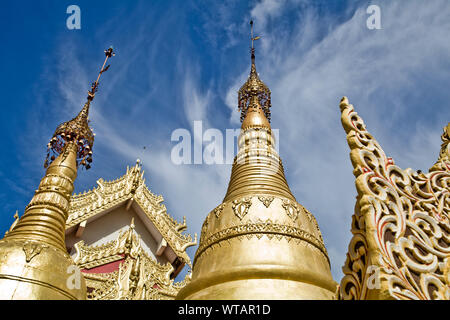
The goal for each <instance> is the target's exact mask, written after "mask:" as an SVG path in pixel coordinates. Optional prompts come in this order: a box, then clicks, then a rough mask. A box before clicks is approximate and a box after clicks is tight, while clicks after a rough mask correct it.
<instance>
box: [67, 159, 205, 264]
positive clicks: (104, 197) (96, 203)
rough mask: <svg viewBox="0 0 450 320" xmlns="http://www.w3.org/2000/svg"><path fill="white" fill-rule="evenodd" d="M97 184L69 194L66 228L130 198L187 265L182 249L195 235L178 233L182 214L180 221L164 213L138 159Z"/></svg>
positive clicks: (180, 229)
mask: <svg viewBox="0 0 450 320" xmlns="http://www.w3.org/2000/svg"><path fill="white" fill-rule="evenodd" d="M97 184H98V186H97V187H95V188H93V189H92V190H89V191H87V192H86V191H85V192H83V193H79V194H76V195H75V194H74V195H73V196H72V197H71V199H70V207H69V216H68V218H67V222H66V230H67V229H69V228H72V227H74V226H76V225H78V224H79V223H81V222H83V221H84V220H87V219H89V218H92V217H94V216H96V215H97V214H100V213H104V212H109V211H110V210H111V209H113V208H115V207H117V206H120V205H122V204H124V203H125V202H127V201H134V202H135V203H136V204H138V205H139V207H140V208H141V209H142V211H143V212H144V213H145V215H146V216H147V217H148V219H149V220H150V221H151V222H152V223H153V225H154V226H155V227H156V228H157V229H158V231H159V232H160V233H161V235H162V237H163V238H164V239H165V240H166V241H167V243H168V245H169V246H170V247H171V248H172V249H173V251H174V252H175V253H176V255H177V256H178V257H180V258H182V259H183V260H184V261H185V262H186V263H187V264H188V265H191V260H190V258H189V256H188V255H187V253H186V251H185V250H186V248H188V247H190V246H193V245H196V244H197V234H195V236H194V239H192V236H191V235H189V234H183V233H182V232H183V231H184V230H186V219H185V217H183V222H182V223H180V222H178V221H176V220H175V219H174V218H173V217H171V216H170V215H169V214H168V213H167V209H166V207H165V205H164V204H162V202H163V201H164V199H163V197H162V196H161V195H155V194H153V193H152V192H151V191H150V190H149V189H148V188H147V186H146V185H145V179H144V171H143V170H141V165H140V164H139V161H138V162H137V163H136V165H135V166H134V167H132V168H129V167H127V172H126V174H125V175H123V176H122V177H120V178H118V179H116V180H113V181H104V180H103V179H99V180H97Z"/></svg>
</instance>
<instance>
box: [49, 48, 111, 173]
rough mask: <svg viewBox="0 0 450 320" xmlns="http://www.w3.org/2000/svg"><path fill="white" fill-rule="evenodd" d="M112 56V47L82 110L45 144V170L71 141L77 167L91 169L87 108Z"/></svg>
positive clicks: (91, 145)
mask: <svg viewBox="0 0 450 320" xmlns="http://www.w3.org/2000/svg"><path fill="white" fill-rule="evenodd" d="M114 55H115V53H114V51H113V48H112V47H110V48H108V49H107V50H105V56H106V58H105V61H104V62H103V66H102V68H101V69H100V72H99V74H98V77H97V80H95V82H93V83H92V85H91V89H90V90H89V91H88V96H87V101H86V103H85V104H84V106H83V109H81V111H80V113H79V114H78V115H77V116H76V117H75V118H73V119H72V120H70V121H67V122H64V123H62V124H60V125H59V126H58V127H57V128H56V131H55V133H54V134H53V137H52V138H51V140H50V142H49V143H48V144H47V157H46V159H45V162H44V168H47V167H48V165H49V164H50V163H51V162H52V161H53V160H55V158H56V157H57V156H58V155H59V154H61V152H62V151H63V150H64V147H65V146H66V144H67V143H68V142H72V141H73V142H75V143H76V145H77V146H78V149H77V166H78V165H82V166H84V167H85V168H86V170H88V169H89V168H90V167H91V165H90V164H91V162H92V147H93V145H94V133H93V132H92V129H91V128H90V127H89V107H90V104H91V101H92V100H94V97H95V93H96V92H97V91H98V86H99V80H100V76H101V75H102V74H103V72H105V71H107V70H108V69H109V66H110V65H107V66H106V62H107V61H108V59H109V58H111V57H113V56H114ZM105 66H106V67H105ZM50 154H51V155H50Z"/></svg>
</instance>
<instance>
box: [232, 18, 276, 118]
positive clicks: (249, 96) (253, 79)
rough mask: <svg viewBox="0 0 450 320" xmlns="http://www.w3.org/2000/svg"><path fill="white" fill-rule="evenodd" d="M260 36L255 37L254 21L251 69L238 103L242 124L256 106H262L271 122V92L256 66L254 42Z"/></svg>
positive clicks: (251, 27)
mask: <svg viewBox="0 0 450 320" xmlns="http://www.w3.org/2000/svg"><path fill="white" fill-rule="evenodd" d="M260 38H261V37H259V36H256V37H255V36H254V35H253V20H252V21H250V40H251V48H250V51H251V62H252V64H251V68H250V75H249V77H248V80H247V81H246V82H245V83H244V85H243V86H242V87H241V88H240V89H239V92H238V103H239V110H240V111H241V122H243V121H244V119H245V116H246V115H247V112H248V110H249V107H253V108H256V104H258V105H259V106H260V108H261V109H262V111H263V112H264V115H265V117H266V118H267V120H268V121H269V122H270V107H271V102H270V90H269V88H268V87H267V86H266V85H265V84H264V82H262V81H261V80H260V79H259V76H258V73H257V72H256V65H255V47H254V41H255V40H258V39H260Z"/></svg>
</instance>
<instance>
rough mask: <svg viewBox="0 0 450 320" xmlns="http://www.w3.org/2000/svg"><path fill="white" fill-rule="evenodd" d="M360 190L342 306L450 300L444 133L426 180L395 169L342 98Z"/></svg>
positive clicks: (449, 189)
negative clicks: (360, 302)
mask: <svg viewBox="0 0 450 320" xmlns="http://www.w3.org/2000/svg"><path fill="white" fill-rule="evenodd" d="M340 108H341V112H342V117H341V119H342V125H343V127H344V129H345V132H346V133H347V141H348V145H349V147H350V150H351V151H350V158H351V160H352V164H353V167H354V171H353V173H354V175H355V177H356V189H357V191H358V196H357V202H356V210H355V214H354V215H353V219H352V229H351V231H352V233H353V238H352V239H351V241H350V244H349V248H348V253H347V261H346V262H345V265H344V267H343V272H344V274H345V276H344V277H343V278H342V280H341V284H340V298H341V299H399V300H409V299H420V300H428V299H446V300H448V299H450V283H449V263H450V224H449V214H450V170H449V168H450V161H449V148H448V133H449V126H447V128H446V129H444V134H443V135H442V140H443V142H444V143H443V145H442V149H441V153H440V156H439V160H438V162H437V163H436V164H435V165H434V166H433V167H432V168H431V169H430V172H429V173H421V172H416V171H413V170H411V169H406V170H403V169H400V168H399V167H398V166H396V165H395V164H394V160H393V159H392V158H389V157H387V156H386V155H385V153H384V151H383V149H382V148H381V146H380V145H379V144H378V142H377V141H376V140H375V139H374V138H373V137H372V135H371V134H370V133H369V132H368V131H367V130H366V127H365V125H364V122H363V120H362V119H361V118H360V117H359V116H358V114H357V113H356V112H355V111H354V109H353V106H352V105H351V104H349V103H348V100H347V98H345V97H344V98H343V99H342V101H341V104H340Z"/></svg>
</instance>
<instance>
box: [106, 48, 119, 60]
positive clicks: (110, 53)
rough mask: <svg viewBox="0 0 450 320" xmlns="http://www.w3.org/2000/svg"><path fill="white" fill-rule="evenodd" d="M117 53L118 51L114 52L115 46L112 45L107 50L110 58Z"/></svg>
mask: <svg viewBox="0 0 450 320" xmlns="http://www.w3.org/2000/svg"><path fill="white" fill-rule="evenodd" d="M115 55H116V53H115V52H114V48H113V47H112V46H110V47H109V48H108V49H106V50H105V56H107V57H108V58H111V57H114V56H115Z"/></svg>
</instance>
